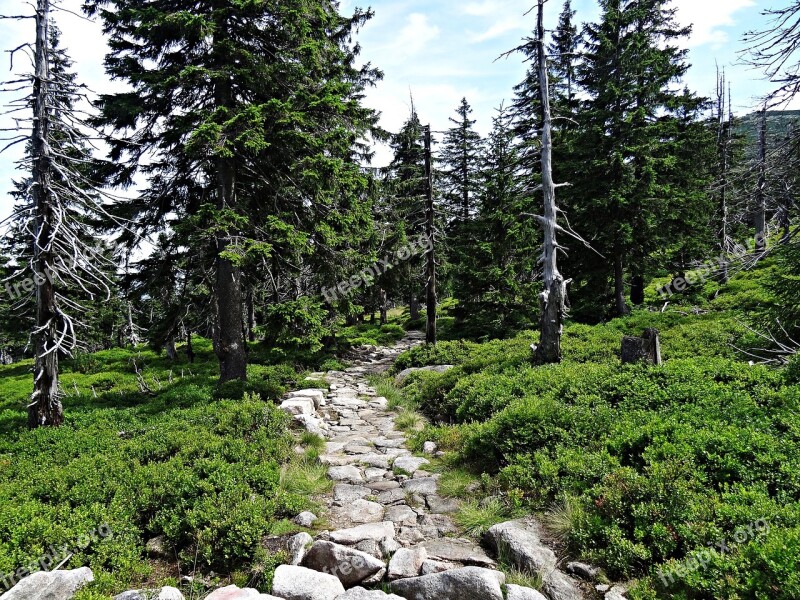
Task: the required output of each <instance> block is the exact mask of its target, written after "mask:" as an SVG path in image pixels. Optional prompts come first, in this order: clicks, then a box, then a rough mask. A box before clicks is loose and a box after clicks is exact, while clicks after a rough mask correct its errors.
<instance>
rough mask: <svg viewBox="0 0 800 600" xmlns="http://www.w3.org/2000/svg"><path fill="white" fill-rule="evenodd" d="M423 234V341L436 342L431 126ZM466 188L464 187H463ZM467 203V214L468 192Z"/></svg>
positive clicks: (427, 130)
mask: <svg viewBox="0 0 800 600" xmlns="http://www.w3.org/2000/svg"><path fill="white" fill-rule="evenodd" d="M425 180H426V183H425V236H426V237H427V238H428V251H427V253H426V254H425V264H426V269H425V271H426V283H425V307H426V319H427V323H426V327H425V343H426V344H436V251H435V248H434V225H435V213H434V206H433V169H432V159H431V126H430V125H428V126H427V127H426V128H425ZM465 189H466V187H465ZM465 198H466V199H467V204H466V205H465V211H466V212H467V215H466V216H467V217H468V216H469V215H468V213H469V205H468V202H469V193H468V192H467V193H466V194H465Z"/></svg>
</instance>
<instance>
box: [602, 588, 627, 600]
mask: <svg viewBox="0 0 800 600" xmlns="http://www.w3.org/2000/svg"><path fill="white" fill-rule="evenodd" d="M627 592H628V589H627V588H626V587H624V586H621V585H615V586H614V587H612V588H611V589H610V590H609V591H608V593H607V594H606V596H605V600H625V594H626V593H627Z"/></svg>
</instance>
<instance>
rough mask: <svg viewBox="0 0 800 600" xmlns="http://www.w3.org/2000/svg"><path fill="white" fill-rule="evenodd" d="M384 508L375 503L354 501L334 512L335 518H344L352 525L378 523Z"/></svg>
mask: <svg viewBox="0 0 800 600" xmlns="http://www.w3.org/2000/svg"><path fill="white" fill-rule="evenodd" d="M384 510H385V509H384V508H383V506H382V505H381V504H378V503H377V502H371V501H369V500H363V499H360V500H355V501H354V502H351V503H348V504H345V505H344V506H342V507H341V508H339V509H337V510H336V511H335V513H336V516H338V517H344V518H346V519H348V520H349V521H351V522H352V523H379V522H381V521H383V513H384Z"/></svg>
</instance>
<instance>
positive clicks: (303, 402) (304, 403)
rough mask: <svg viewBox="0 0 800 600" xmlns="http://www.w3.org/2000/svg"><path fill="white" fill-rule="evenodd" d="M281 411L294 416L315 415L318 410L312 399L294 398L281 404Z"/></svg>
mask: <svg viewBox="0 0 800 600" xmlns="http://www.w3.org/2000/svg"><path fill="white" fill-rule="evenodd" d="M280 408H281V410H282V411H283V412H285V413H288V414H290V415H292V416H296V415H313V414H314V412H315V411H316V410H317V409H316V407H315V406H314V401H313V400H312V399H311V398H292V399H291V400H284V401H283V402H281V407H280Z"/></svg>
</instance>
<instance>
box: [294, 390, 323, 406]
mask: <svg viewBox="0 0 800 600" xmlns="http://www.w3.org/2000/svg"><path fill="white" fill-rule="evenodd" d="M288 395H289V398H310V399H311V401H312V402H314V406H315V407H316V408H319V407H320V406H322V405H324V404H325V391H324V390H319V389H311V390H298V391H296V392H289V394H288Z"/></svg>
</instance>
